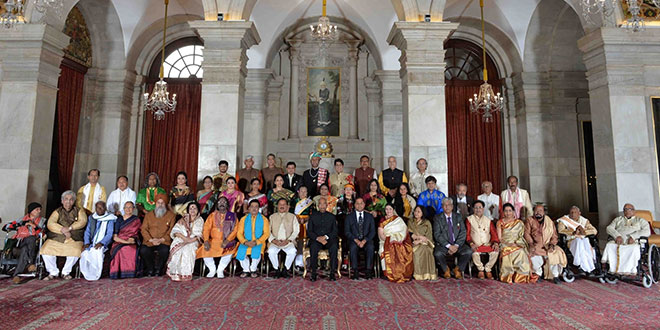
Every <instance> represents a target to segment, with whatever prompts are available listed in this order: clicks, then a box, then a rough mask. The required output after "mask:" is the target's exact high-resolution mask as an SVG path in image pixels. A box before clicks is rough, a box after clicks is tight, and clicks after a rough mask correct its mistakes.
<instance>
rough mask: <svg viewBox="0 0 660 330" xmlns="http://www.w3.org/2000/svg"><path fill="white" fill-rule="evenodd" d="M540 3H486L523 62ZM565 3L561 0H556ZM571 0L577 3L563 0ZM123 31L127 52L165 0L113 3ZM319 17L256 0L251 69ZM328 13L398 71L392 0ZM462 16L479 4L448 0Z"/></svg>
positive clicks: (336, 0)
mask: <svg viewBox="0 0 660 330" xmlns="http://www.w3.org/2000/svg"><path fill="white" fill-rule="evenodd" d="M540 1H541V0H490V1H487V2H486V8H485V18H486V21H487V22H488V23H490V24H491V25H493V26H495V27H497V28H498V29H500V30H501V31H502V32H503V33H504V34H505V35H506V36H507V37H508V38H510V39H511V41H512V42H513V44H514V45H515V46H516V47H517V49H516V51H517V52H518V54H520V57H521V58H523V54H524V43H525V38H526V34H527V31H528V27H529V24H530V19H531V17H532V14H533V12H534V10H535V9H536V7H537V5H538V3H539V2H540ZM552 1H562V0H552ZM565 1H568V2H573V1H576V0H565ZM112 3H113V4H114V6H115V8H116V10H117V14H118V15H119V19H120V21H121V25H122V26H121V28H122V32H123V39H124V45H125V50H126V52H127V53H128V51H129V50H130V49H131V47H133V43H134V42H135V40H136V39H137V38H138V37H139V36H140V34H141V33H142V32H144V30H145V29H146V28H147V27H148V26H149V25H151V24H153V23H154V22H156V21H157V20H159V19H161V18H162V17H163V14H164V13H163V10H164V8H163V1H162V0H139V1H136V0H112ZM418 3H419V8H420V12H422V13H425V12H427V11H428V8H426V7H430V0H418ZM320 13H321V1H318V0H258V1H257V3H256V5H255V7H254V10H253V11H252V16H251V17H250V19H251V20H252V21H254V22H255V25H256V27H257V30H258V32H259V35H260V37H261V43H260V44H259V45H256V46H253V47H252V48H251V49H250V50H249V51H248V57H249V59H250V60H249V62H248V67H250V68H263V67H265V66H267V65H268V64H267V63H265V62H266V56H267V53H268V51H269V49H270V48H271V46H272V45H273V43H274V42H275V39H276V38H278V37H279V36H280V35H281V33H282V32H283V31H284V30H285V29H286V28H287V27H288V26H290V25H291V24H292V23H293V22H295V21H296V20H298V19H300V18H307V17H314V16H318V15H319V14H320ZM173 15H193V16H198V17H200V18H201V17H204V10H203V6H202V0H171V2H170V8H169V16H173ZM328 15H329V16H334V17H342V18H345V19H346V20H350V21H351V22H353V23H354V24H356V25H357V26H359V27H360V28H361V29H362V30H364V31H365V32H366V33H367V34H369V35H370V36H371V38H372V39H373V41H374V42H375V43H376V47H377V48H378V51H379V52H380V53H381V58H382V62H383V69H386V70H396V69H398V68H399V62H398V58H399V55H400V52H399V51H398V50H397V49H396V48H394V47H392V46H389V45H388V44H387V41H386V39H387V36H388V34H389V32H390V29H391V28H392V24H393V23H394V21H396V13H395V12H394V7H393V6H392V1H391V0H329V1H328ZM460 17H471V18H477V19H478V18H479V17H480V13H479V1H478V0H447V5H446V9H445V13H444V19H445V20H450V21H456V20H458V19H459V18H460Z"/></svg>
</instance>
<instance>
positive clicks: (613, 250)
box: [602, 204, 651, 275]
mask: <svg viewBox="0 0 660 330" xmlns="http://www.w3.org/2000/svg"><path fill="white" fill-rule="evenodd" d="M607 235H609V236H611V237H613V238H614V240H613V241H609V242H607V245H606V246H605V250H604V251H603V259H602V262H606V263H608V264H609V268H610V269H609V270H610V273H617V274H622V275H635V274H637V262H639V258H640V257H641V256H640V252H641V251H640V246H639V238H640V237H648V236H649V235H651V229H650V227H649V223H648V222H647V221H646V220H645V219H642V218H640V217H637V216H635V207H634V206H633V205H632V204H626V205H624V206H623V216H620V217H616V218H615V219H614V220H612V223H610V225H609V226H607Z"/></svg>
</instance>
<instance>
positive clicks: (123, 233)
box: [110, 201, 142, 279]
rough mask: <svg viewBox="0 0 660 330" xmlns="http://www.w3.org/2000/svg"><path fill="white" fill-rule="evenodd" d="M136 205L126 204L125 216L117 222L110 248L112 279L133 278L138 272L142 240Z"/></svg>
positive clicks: (129, 202)
mask: <svg viewBox="0 0 660 330" xmlns="http://www.w3.org/2000/svg"><path fill="white" fill-rule="evenodd" d="M134 211H135V204H133V202H131V201H128V202H126V203H125V204H124V212H123V214H124V215H123V216H122V217H120V218H118V219H117V221H116V222H115V230H114V234H113V235H112V240H113V241H114V243H112V247H111V248H110V278H114V279H117V278H132V277H135V274H136V272H137V269H136V267H137V254H138V249H137V247H138V241H139V239H140V227H141V226H142V222H141V221H140V218H138V217H137V216H135V215H133V212H134Z"/></svg>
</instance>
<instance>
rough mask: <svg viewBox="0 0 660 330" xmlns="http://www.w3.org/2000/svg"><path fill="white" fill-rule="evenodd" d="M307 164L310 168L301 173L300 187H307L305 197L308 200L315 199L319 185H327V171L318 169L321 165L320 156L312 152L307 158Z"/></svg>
mask: <svg viewBox="0 0 660 330" xmlns="http://www.w3.org/2000/svg"><path fill="white" fill-rule="evenodd" d="M309 163H310V165H312V168H310V169H308V170H306V171H305V172H303V181H302V185H303V186H305V187H307V195H309V197H310V198H314V197H316V195H318V194H319V191H320V189H321V185H323V184H326V185H327V184H328V177H329V174H328V170H326V169H325V168H321V167H319V164H320V163H321V154H319V153H318V152H314V153H312V154H311V155H310V156H309Z"/></svg>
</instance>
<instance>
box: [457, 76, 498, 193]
mask: <svg viewBox="0 0 660 330" xmlns="http://www.w3.org/2000/svg"><path fill="white" fill-rule="evenodd" d="M460 83H463V84H448V85H447V86H446V89H445V95H446V100H447V102H446V103H447V144H448V150H447V156H448V157H447V158H448V160H447V161H448V167H449V194H450V195H453V194H454V193H455V192H456V185H457V184H459V183H461V182H462V183H465V184H467V186H468V195H470V196H472V197H474V198H476V197H477V196H478V195H480V194H481V182H482V181H491V182H492V183H493V191H495V192H496V193H498V192H497V191H498V189H499V188H501V186H500V184H501V181H502V124H501V117H500V114H496V115H494V116H493V122H492V123H484V122H483V121H482V116H481V115H476V114H472V113H470V108H469V104H468V99H470V98H471V97H473V95H474V94H475V93H478V92H479V84H480V83H479V82H477V83H474V84H469V85H468V84H467V83H466V82H464V81H461V82H460ZM493 89H494V90H495V93H497V92H498V91H499V88H498V86H493Z"/></svg>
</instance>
